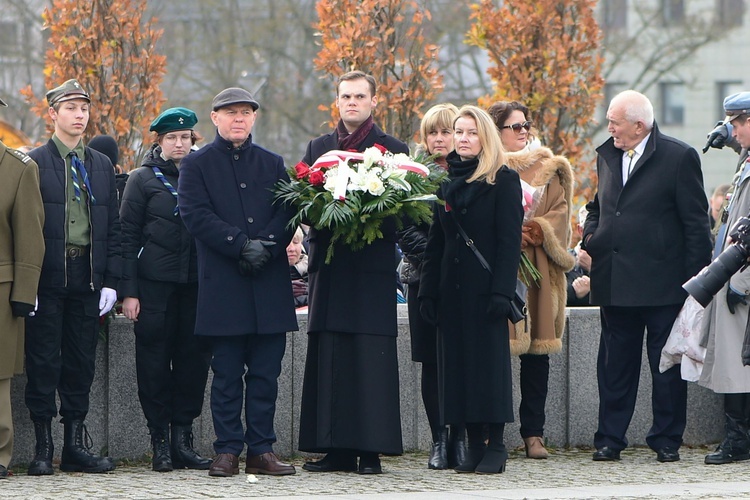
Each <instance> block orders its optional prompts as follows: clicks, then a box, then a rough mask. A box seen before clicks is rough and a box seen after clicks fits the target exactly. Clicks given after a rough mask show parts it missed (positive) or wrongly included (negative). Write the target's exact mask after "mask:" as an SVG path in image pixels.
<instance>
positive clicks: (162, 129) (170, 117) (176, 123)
mask: <svg viewBox="0 0 750 500" xmlns="http://www.w3.org/2000/svg"><path fill="white" fill-rule="evenodd" d="M196 123H198V117H197V116H196V115H195V112H194V111H192V110H189V109H187V108H169V109H167V110H165V111H163V112H162V114H160V115H159V116H157V117H156V120H154V121H152V122H151V128H150V129H149V130H150V131H151V132H156V133H157V134H159V135H162V134H166V133H167V132H172V131H174V130H193V127H194V126H195V124H196Z"/></svg>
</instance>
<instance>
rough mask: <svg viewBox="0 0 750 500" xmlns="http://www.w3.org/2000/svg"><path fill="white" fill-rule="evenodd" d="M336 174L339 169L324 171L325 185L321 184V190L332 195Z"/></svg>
mask: <svg viewBox="0 0 750 500" xmlns="http://www.w3.org/2000/svg"><path fill="white" fill-rule="evenodd" d="M338 174H339V169H338V168H336V167H334V168H329V169H328V170H326V183H325V184H323V189H325V190H326V191H328V192H330V193H333V190H334V189H335V188H336V177H338Z"/></svg>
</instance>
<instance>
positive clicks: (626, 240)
mask: <svg viewBox="0 0 750 500" xmlns="http://www.w3.org/2000/svg"><path fill="white" fill-rule="evenodd" d="M335 96H336V105H337V107H338V110H339V113H340V117H341V118H340V120H339V122H338V123H337V125H336V127H335V129H334V130H332V131H331V132H330V133H328V134H325V135H323V136H321V137H318V138H316V139H313V140H311V141H310V143H309V144H308V145H307V148H306V151H305V155H304V158H303V161H304V162H305V163H307V164H308V165H312V164H313V163H314V162H315V160H317V159H318V158H320V157H321V156H323V155H325V154H326V153H328V152H330V151H332V150H341V151H359V152H363V151H364V150H365V149H367V148H369V147H372V146H375V145H379V146H381V147H383V148H384V149H386V150H388V151H390V152H392V153H407V154H408V153H409V148H408V146H407V144H406V143H404V142H403V141H401V140H399V139H398V138H395V137H392V136H390V135H388V134H386V133H385V132H384V131H383V130H382V129H381V128H380V127H379V126H378V125H377V124H376V123H375V122H374V120H373V111H374V109H375V108H376V106H377V105H378V96H377V87H376V81H375V79H374V78H373V77H372V76H371V75H368V74H366V73H363V72H360V71H351V72H349V73H345V74H343V75H341V76H340V77H339V79H338V81H337V83H336V89H335ZM46 98H47V103H48V106H49V107H48V115H49V118H50V119H51V120H52V123H53V125H54V133H53V134H52V136H51V137H50V139H49V141H48V142H47V143H46V144H44V145H41V146H39V147H37V148H34V149H32V150H31V151H30V152H28V155H27V154H24V153H22V152H19V151H15V150H12V149H8V148H6V147H5V146H4V145H3V144H2V143H0V172H2V173H3V178H4V179H6V181H7V182H5V183H4V184H3V187H2V188H0V192H3V193H7V196H6V195H4V196H3V197H2V203H0V276H2V277H4V279H2V280H0V293H2V297H4V300H3V301H2V304H0V321H2V322H3V326H4V328H3V329H2V330H0V338H2V340H3V345H4V346H6V348H5V349H3V350H2V352H0V478H3V477H7V475H8V471H7V467H8V465H9V463H10V460H11V458H12V450H13V426H12V423H13V421H12V416H11V412H10V379H11V377H12V376H13V374H14V373H20V372H21V371H22V370H23V365H24V360H25V369H26V373H27V380H28V381H27V385H26V392H25V403H26V406H27V409H28V412H29V417H30V419H31V421H32V422H33V427H34V434H35V440H36V446H35V451H34V456H33V460H32V461H31V463H30V464H29V468H28V474H29V475H33V476H39V475H51V474H54V472H55V470H54V467H53V463H52V459H53V454H54V449H55V447H54V443H53V439H52V431H51V429H52V427H51V426H52V422H53V420H54V419H56V418H57V417H58V415H59V417H60V419H61V423H62V424H63V425H64V439H63V445H62V455H61V461H60V465H59V468H60V470H62V471H66V472H85V473H97V472H108V471H112V470H114V469H115V461H114V460H113V459H112V458H110V457H106V456H101V455H98V454H96V453H94V452H93V451H92V450H91V447H90V444H89V443H90V438H89V436H88V431H87V429H86V425H85V419H86V415H87V413H88V410H89V392H90V389H91V384H92V381H93V376H94V369H95V366H94V363H95V350H96V345H97V339H98V337H99V321H100V319H99V318H100V317H101V316H104V315H106V314H108V313H109V311H110V310H111V309H112V308H113V307H114V306H115V303H116V301H117V300H118V299H119V300H121V307H122V313H123V314H124V315H125V317H126V318H128V319H129V320H131V321H132V322H133V329H134V333H135V361H136V371H137V384H138V397H139V400H140V404H141V407H142V410H143V414H144V417H145V419H146V422H147V427H148V432H149V434H150V436H151V444H152V451H153V455H152V468H153V470H154V471H159V472H169V471H172V470H174V469H180V468H188V469H198V470H208V474H209V475H211V476H216V477H231V476H233V475H236V474H238V473H239V467H240V456H241V455H242V454H243V452H246V460H245V472H246V473H252V474H268V475H278V476H283V475H289V474H295V473H296V468H295V467H294V466H293V465H291V464H288V463H284V462H283V461H282V460H280V459H279V457H277V456H276V454H275V453H274V450H273V444H274V443H275V441H276V435H275V431H274V426H273V421H274V415H275V411H276V399H277V393H278V377H279V375H280V374H281V361H282V358H283V356H284V353H285V347H286V333H287V332H290V331H294V330H296V329H297V320H296V313H295V308H300V307H308V328H307V334H308V335H307V340H308V344H307V357H306V363H305V369H304V381H303V390H302V401H301V411H300V419H299V421H300V426H299V444H298V449H299V450H301V451H304V452H309V453H318V454H322V455H323V456H322V457H321V458H319V459H317V460H310V461H307V462H305V463H304V465H303V466H302V468H303V469H304V470H306V471H308V472H311V473H325V472H357V473H359V474H365V475H371V474H380V473H382V472H383V469H382V467H381V463H380V456H381V455H400V454H401V453H402V452H403V445H402V437H401V414H400V407H399V374H398V360H397V345H396V336H397V320H396V303H397V296H396V294H394V293H393V291H394V285H396V284H397V279H398V276H399V275H400V277H401V280H402V281H403V285H406V287H405V289H406V291H407V293H406V301H407V307H408V316H409V327H410V332H411V356H412V360H413V361H415V362H418V363H420V364H421V395H422V400H423V402H424V407H425V411H426V413H427V419H428V422H429V425H430V430H431V436H432V447H431V451H430V455H429V458H428V461H427V467H429V468H430V469H454V470H455V471H456V472H459V473H479V474H497V473H502V472H504V471H505V469H506V462H507V459H508V451H507V448H506V446H505V436H504V431H505V424H506V423H508V422H512V421H513V419H514V412H515V408H514V405H513V400H512V380H513V377H514V374H513V373H512V364H511V357H512V356H519V358H520V373H518V374H517V375H516V376H517V377H518V378H519V381H520V389H521V401H520V405H519V407H518V415H519V419H520V424H521V425H520V433H521V437H522V438H523V442H524V445H525V452H526V456H527V457H528V458H530V459H547V458H548V457H549V452H548V450H547V449H546V446H545V444H546V443H545V438H544V426H545V421H546V415H545V403H546V399H547V392H548V382H549V373H550V362H551V357H550V355H553V354H554V353H557V352H560V351H561V350H562V345H563V343H562V336H563V333H564V331H565V308H566V306H569V305H596V306H599V310H600V315H601V341H600V346H599V357H598V362H597V380H598V387H599V401H600V402H599V420H598V428H597V431H596V434H595V435H594V445H595V447H596V451H595V452H594V454H593V460H595V461H616V460H619V459H620V452H621V451H622V450H623V449H624V448H625V447H627V445H628V442H627V439H626V438H625V434H626V431H627V429H628V426H629V423H630V420H631V417H632V415H633V412H634V409H635V401H636V395H637V390H638V381H639V375H640V362H641V351H642V344H643V337H644V332H645V334H646V347H647V353H648V362H649V365H650V372H651V374H652V378H653V396H652V406H653V415H654V416H653V425H652V427H651V429H650V431H649V433H648V435H647V436H646V441H647V443H648V445H649V447H650V448H651V449H653V451H654V452H655V453H656V459H657V460H658V461H660V462H673V461H677V460H679V459H680V456H679V448H680V446H681V445H682V436H683V433H684V430H685V424H686V412H687V404H686V401H687V384H686V382H685V381H684V380H682V378H681V376H680V371H679V367H672V368H670V369H669V370H666V371H665V372H663V373H661V372H660V371H659V369H658V365H659V358H660V355H661V350H662V348H663V347H664V345H665V342H666V340H667V337H668V335H669V333H670V331H671V327H672V324H673V323H674V322H675V318H676V317H677V316H678V314H679V313H680V310H681V308H682V306H683V303H684V302H685V299H686V297H687V294H686V292H685V291H684V290H683V289H682V284H683V283H684V282H685V281H687V280H688V279H689V278H690V277H692V276H694V275H696V274H697V273H698V272H699V271H700V270H701V269H702V268H703V267H704V266H706V265H707V264H708V263H709V262H710V259H711V253H712V247H713V246H714V241H715V246H716V248H715V251H718V252H720V251H721V250H723V249H724V248H725V247H726V246H727V245H729V244H731V243H732V240H731V238H727V237H726V234H727V233H728V231H727V228H731V226H732V224H733V223H734V221H736V220H737V219H738V218H739V217H741V216H743V215H745V214H747V212H748V206H750V196H749V195H748V194H747V193H745V187H746V184H747V183H746V181H747V179H748V177H750V167H748V166H747V165H748V164H749V163H748V162H744V161H742V162H740V164H739V165H738V171H737V174H736V176H735V178H734V180H733V182H732V183H731V184H728V185H726V186H720V188H717V191H716V193H715V196H714V197H713V198H715V199H712V203H711V210H709V204H708V200H707V198H706V196H705V191H704V186H703V178H702V173H701V168H700V159H699V156H698V154H697V152H696V151H695V149H693V148H692V147H690V146H689V145H687V144H685V143H683V142H681V141H679V140H677V139H675V138H673V137H669V136H667V135H665V134H663V133H662V132H660V130H659V128H658V126H657V124H656V121H655V119H654V111H653V106H652V104H651V102H650V101H649V100H648V98H647V97H646V96H644V95H643V94H640V93H638V92H635V91H632V90H629V91H624V92H622V93H620V94H618V95H617V96H615V97H614V98H613V99H612V101H611V102H610V103H609V108H608V111H607V118H606V119H607V124H608V131H609V134H610V136H611V137H610V138H609V139H608V140H607V141H606V142H605V143H604V144H602V145H601V146H599V147H598V148H597V150H596V153H597V163H596V168H597V174H598V179H599V184H598V190H597V192H596V194H595V196H594V197H593V199H592V200H590V201H589V202H588V203H587V204H586V205H585V206H583V207H579V208H578V211H577V214H578V217H577V222H578V224H577V229H578V238H576V239H577V240H580V241H578V242H577V244H576V245H575V247H574V248H571V244H572V243H573V238H574V236H573V231H572V226H571V219H572V217H573V213H574V207H573V189H574V174H573V167H572V166H571V164H570V162H569V161H568V159H566V158H565V157H563V156H560V155H558V154H556V153H555V152H553V151H551V150H550V149H549V148H547V147H545V146H543V145H542V144H541V143H540V141H539V139H538V138H537V137H535V129H534V127H533V120H532V118H533V112H534V110H533V109H530V108H528V107H527V106H526V105H524V104H523V103H522V102H519V101H502V102H496V103H494V104H493V105H492V106H490V107H489V108H488V109H487V110H485V109H482V108H479V107H477V106H472V105H465V106H462V107H460V108H458V107H457V106H455V105H453V104H438V105H436V106H433V107H431V108H429V109H427V110H425V112H424V116H423V119H422V121H421V124H420V128H419V142H418V144H417V147H416V150H415V151H414V155H413V156H415V157H426V158H428V160H429V168H430V169H434V170H436V171H442V172H445V173H446V174H447V176H446V181H445V182H444V183H442V184H441V186H440V187H439V189H438V192H437V193H436V194H437V200H436V201H433V202H431V203H432V221H431V223H429V224H428V223H425V222H419V223H417V222H414V221H409V220H397V219H395V218H391V219H388V220H386V222H385V223H384V224H383V225H382V226H381V232H382V237H380V238H378V239H376V240H375V241H374V242H372V243H371V244H369V245H366V246H365V247H364V249H362V250H359V251H354V250H352V249H351V248H349V247H348V246H347V245H345V244H344V243H342V242H340V241H336V242H335V243H334V248H333V250H334V252H333V255H334V257H333V259H332V260H331V261H330V263H328V262H326V255H327V253H328V251H329V246H330V245H331V241H332V237H333V234H332V232H331V231H330V230H329V229H326V228H321V227H317V226H316V225H315V224H312V223H311V224H309V225H307V224H306V225H304V226H300V227H290V225H289V221H290V220H291V218H292V217H293V216H294V212H293V208H292V207H291V206H290V205H288V204H284V203H278V202H275V201H274V198H273V187H274V186H275V185H276V184H277V183H278V182H283V181H289V177H288V175H287V170H286V168H285V164H284V160H283V159H282V158H281V157H280V156H279V155H277V154H275V153H273V152H272V151H269V150H268V149H265V148H263V147H262V146H260V145H258V144H256V143H255V142H254V141H253V137H252V130H253V126H254V124H255V122H256V119H257V117H258V111H259V109H260V104H259V103H258V101H257V100H256V99H255V98H254V97H253V96H252V94H250V93H249V92H248V91H247V90H244V89H242V88H236V87H232V88H227V89H224V90H222V91H221V92H219V93H218V94H217V95H216V96H215V97H214V99H213V101H212V105H211V112H210V119H211V121H212V123H213V125H214V126H215V128H216V136H215V138H214V140H213V142H211V143H210V144H207V145H205V146H203V147H198V146H197V145H196V143H197V142H198V141H199V140H200V139H201V138H200V136H199V135H198V134H197V132H196V131H195V130H194V128H195V125H196V124H197V122H198V115H197V113H196V112H195V111H193V110H190V109H187V108H183V107H173V108H169V109H166V110H165V111H163V112H162V113H161V114H160V115H159V116H157V117H156V118H154V120H153V122H152V123H151V127H150V131H151V132H152V133H153V137H152V139H153V140H152V145H151V147H150V148H149V149H148V152H147V154H146V155H145V158H144V159H143V161H142V164H141V165H140V167H138V168H136V169H133V170H132V171H131V172H130V173H129V174H128V173H125V172H123V171H122V168H121V167H120V166H119V165H118V158H119V156H118V150H117V144H116V141H115V140H114V139H113V138H111V137H108V136H98V137H96V138H94V139H93V140H92V141H90V143H89V144H88V145H86V144H85V143H84V142H83V137H84V133H85V130H86V127H87V125H88V120H89V110H90V105H91V98H90V96H89V94H88V92H87V91H86V90H85V89H84V88H83V87H82V86H81V85H80V84H79V82H78V81H76V80H68V81H66V82H64V83H63V84H61V85H60V86H58V87H55V88H53V89H51V90H49V91H48V92H47V95H46ZM0 105H3V106H4V105H5V103H4V102H3V101H0ZM724 108H725V111H726V114H727V117H726V119H725V120H724V121H723V122H721V124H720V126H719V128H720V127H725V130H724V139H725V140H726V139H727V138H728V137H730V136H731V137H732V138H734V140H735V141H736V143H737V144H739V146H740V148H741V154H743V153H744V152H746V151H747V148H748V146H750V92H742V93H739V94H734V95H732V96H729V97H727V99H726V100H725V102H724ZM730 127H731V132H729V128H730ZM717 129H718V128H717ZM712 137H713V136H712ZM713 138H714V139H715V137H713ZM709 142H711V141H709ZM714 142H716V141H715V140H714ZM713 145H714V147H721V146H722V145H723V143H721V144H713ZM746 157H747V155H746V154H744V156H743V158H746ZM526 192H529V193H535V194H534V195H533V199H534V203H533V206H526V207H524V205H523V203H522V199H524V196H525V193H526ZM727 200H729V202H728V203H727ZM709 215H710V217H711V218H710V219H709ZM306 222H308V221H306ZM714 226H715V231H714V233H713V234H714V235H716V234H718V236H715V237H714V239H713V240H712V232H711V228H712V227H714ZM730 234H731V233H730ZM644 235H646V236H644ZM396 248H399V249H400V254H401V255H402V256H403V262H402V264H401V266H400V273H396V272H395V270H394V267H393V256H394V249H396ZM522 261H523V262H526V263H530V264H527V265H531V266H533V267H534V268H535V270H536V272H537V273H538V274H537V277H536V278H535V279H533V280H529V279H528V275H526V274H525V273H524V272H523V270H522V269H520V268H519V266H520V263H521V262H522ZM748 273H750V271H745V270H742V271H740V272H738V273H737V274H735V275H734V276H733V277H732V278H731V279H730V280H729V281H728V283H727V284H725V286H724V288H723V289H722V291H721V292H720V293H719V294H718V295H717V297H716V299H715V300H714V301H712V302H711V304H710V305H709V307H708V308H707V309H706V312H705V318H706V319H705V321H704V324H703V327H704V329H705V332H704V337H705V344H706V346H707V354H706V363H705V368H704V370H703V373H702V375H701V378H700V384H701V385H703V386H705V387H708V388H710V389H711V390H713V391H715V392H717V393H720V394H724V395H725V414H726V438H725V439H724V441H723V442H722V443H721V444H720V445H719V448H718V449H717V450H716V451H715V452H714V453H711V454H710V455H708V456H707V457H706V463H707V464H722V463H730V462H734V461H740V460H747V459H750V435H749V434H748V432H749V431H750V398H749V397H748V394H750V372H748V370H747V369H746V368H745V364H744V362H743V359H742V356H741V355H740V353H741V352H742V351H743V346H744V345H747V344H748V341H747V340H746V339H745V329H746V325H747V322H748V301H747V298H748V296H749V295H750V285H748V283H750V280H748V276H750V274H748ZM746 275H747V276H746ZM519 280H524V281H526V285H527V286H526V287H524V288H525V289H526V290H527V292H526V295H525V297H523V299H524V300H525V303H526V307H527V314H526V317H525V318H524V319H523V320H522V321H518V322H513V321H511V320H510V313H511V306H512V304H511V301H512V300H513V299H514V296H515V294H516V291H517V283H518V281H519ZM24 333H25V340H24ZM747 360H748V362H750V355H748V356H747ZM209 369H211V371H212V373H213V379H212V385H211V396H210V407H211V414H212V418H213V428H214V431H215V435H216V439H215V441H214V452H215V456H214V458H213V459H209V458H204V457H202V456H201V455H200V454H199V453H198V452H197V451H196V450H195V449H194V447H193V436H192V425H193V421H194V420H195V419H196V418H197V417H198V416H199V414H200V412H201V408H202V406H203V394H204V391H205V386H206V383H207V379H208V371H209ZM56 398H59V406H58V403H57V400H56ZM243 409H244V414H243Z"/></svg>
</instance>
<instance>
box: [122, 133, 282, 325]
mask: <svg viewBox="0 0 750 500" xmlns="http://www.w3.org/2000/svg"><path fill="white" fill-rule="evenodd" d="M280 180H286V181H288V180H289V176H288V175H287V173H286V169H285V168H284V161H283V160H282V158H281V157H280V156H279V155H277V154H275V153H272V152H271V151H268V150H267V149H264V148H262V147H260V146H258V145H256V144H253V142H252V137H250V138H249V139H248V140H247V141H245V142H244V143H243V144H242V145H241V146H239V147H234V146H233V145H232V143H231V142H229V141H227V140H226V139H223V138H222V137H221V136H220V135H218V134H217V135H216V138H215V139H214V142H213V143H211V144H209V145H207V146H204V147H202V148H201V149H199V150H198V151H196V152H194V153H190V154H189V155H187V156H186V157H185V158H184V159H183V160H182V162H180V182H179V186H178V188H177V192H178V194H179V197H178V202H179V206H180V214H181V215H182V219H183V221H184V222H185V226H186V227H187V228H188V231H190V233H191V234H192V235H193V237H195V240H196V242H195V243H196V248H197V250H198V276H199V277H198V282H199V287H198V290H199V291H198V314H197V318H196V325H195V333H196V335H212V336H215V335H247V334H255V333H258V334H274V333H282V332H289V331H294V330H296V329H297V315H296V314H295V311H294V298H293V296H292V282H291V280H290V279H289V260H288V259H287V256H286V247H287V245H288V244H289V242H290V241H291V240H292V235H293V231H291V230H290V229H289V228H287V224H288V223H289V220H290V219H291V216H292V213H291V212H290V211H289V210H287V209H286V208H284V207H283V206H282V205H279V204H274V203H273V192H272V190H273V187H274V186H275V184H276V183H277V182H279V181H280ZM130 182H132V180H131V181H128V184H129V183H130ZM248 239H261V240H266V241H272V242H275V243H276V245H274V246H272V247H268V250H269V251H270V252H271V259H270V260H269V261H268V262H267V263H266V265H265V266H264V267H263V269H262V270H261V271H260V272H259V273H258V274H257V275H256V276H244V275H242V274H240V269H239V261H240V253H241V251H242V246H243V245H244V244H245V242H246V241H247V240H248Z"/></svg>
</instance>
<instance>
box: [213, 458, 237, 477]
mask: <svg viewBox="0 0 750 500" xmlns="http://www.w3.org/2000/svg"><path fill="white" fill-rule="evenodd" d="M239 473H240V459H239V457H238V456H237V455H232V454H231V453H219V454H218V455H216V458H214V461H213V462H211V467H209V468H208V475H209V476H215V477H232V476H234V475H235V474H239Z"/></svg>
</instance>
